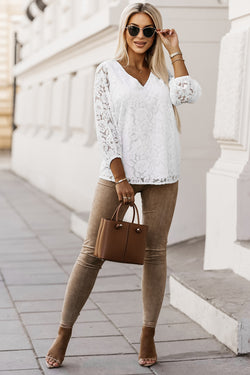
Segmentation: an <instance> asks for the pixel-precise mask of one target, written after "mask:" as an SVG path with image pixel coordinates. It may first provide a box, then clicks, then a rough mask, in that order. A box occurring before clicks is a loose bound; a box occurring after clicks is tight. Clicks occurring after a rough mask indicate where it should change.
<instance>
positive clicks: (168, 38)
mask: <svg viewBox="0 0 250 375" xmlns="http://www.w3.org/2000/svg"><path fill="white" fill-rule="evenodd" d="M156 32H157V34H158V35H159V37H160V38H161V41H162V43H163V45H164V47H165V48H166V49H167V50H168V53H172V52H175V51H178V50H180V47H179V39H178V35H177V33H176V31H175V29H162V30H161V29H156Z"/></svg>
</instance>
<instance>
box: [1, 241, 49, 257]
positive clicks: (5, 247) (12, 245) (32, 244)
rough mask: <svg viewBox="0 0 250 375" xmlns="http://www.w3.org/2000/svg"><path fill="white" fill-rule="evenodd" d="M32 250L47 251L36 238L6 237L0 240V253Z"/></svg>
mask: <svg viewBox="0 0 250 375" xmlns="http://www.w3.org/2000/svg"><path fill="white" fill-rule="evenodd" d="M30 251H33V252H38V253H39V252H43V251H47V249H46V247H45V246H43V245H42V244H41V242H40V241H39V239H38V238H35V237H31V238H8V239H1V240H0V254H2V253H9V254H10V253H15V254H17V253H19V254H25V253H30Z"/></svg>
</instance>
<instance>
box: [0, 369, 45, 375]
mask: <svg viewBox="0 0 250 375" xmlns="http://www.w3.org/2000/svg"><path fill="white" fill-rule="evenodd" d="M0 375H42V371H41V370H17V371H15V370H14V371H13V370H11V371H0Z"/></svg>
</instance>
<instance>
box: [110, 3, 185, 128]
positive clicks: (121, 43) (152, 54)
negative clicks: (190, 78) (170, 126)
mask: <svg viewBox="0 0 250 375" xmlns="http://www.w3.org/2000/svg"><path fill="white" fill-rule="evenodd" d="M139 12H143V13H146V14H148V15H149V16H150V17H151V18H152V21H153V23H154V25H155V27H156V28H157V29H162V17H161V13H160V12H159V11H158V9H156V7H155V6H153V5H152V4H149V3H133V4H129V5H127V6H126V7H125V8H124V10H123V11H122V14H121V17H120V24H119V35H118V45H117V49H116V52H115V59H117V60H122V61H127V65H128V64H129V56H128V52H127V42H126V37H125V30H126V29H125V27H126V26H127V23H128V20H129V18H130V16H132V14H136V13H139ZM154 38H155V39H154V42H153V44H152V46H151V47H150V48H149V49H148V50H147V51H146V56H145V60H146V62H147V64H148V67H149V69H150V70H152V72H153V73H154V74H155V75H156V76H157V77H158V78H161V79H162V80H163V81H164V82H165V83H166V84H167V86H169V85H168V70H167V66H166V61H165V56H164V52H163V48H162V42H161V39H160V37H157V34H155V37H154ZM172 105H173V104H172ZM173 109H174V115H175V118H176V124H177V129H178V131H179V133H181V122H180V117H179V114H178V111H177V109H176V106H175V105H173Z"/></svg>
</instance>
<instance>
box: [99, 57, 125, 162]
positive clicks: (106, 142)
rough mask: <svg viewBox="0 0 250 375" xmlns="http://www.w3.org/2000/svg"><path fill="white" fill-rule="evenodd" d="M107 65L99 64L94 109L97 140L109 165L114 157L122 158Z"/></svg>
mask: <svg viewBox="0 0 250 375" xmlns="http://www.w3.org/2000/svg"><path fill="white" fill-rule="evenodd" d="M109 87H110V85H109V78H108V72H107V69H106V67H105V66H104V65H103V64H102V63H101V64H100V65H98V66H97V68H96V72H95V80H94V111H95V123H96V135H97V141H98V143H99V145H100V146H101V150H102V154H103V157H104V160H105V162H106V164H107V166H108V167H109V166H110V163H111V161H112V160H113V159H115V158H117V157H120V158H121V142H120V137H119V132H118V130H117V126H116V121H115V116H114V113H113V109H112V103H111V100H110V91H109Z"/></svg>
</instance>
